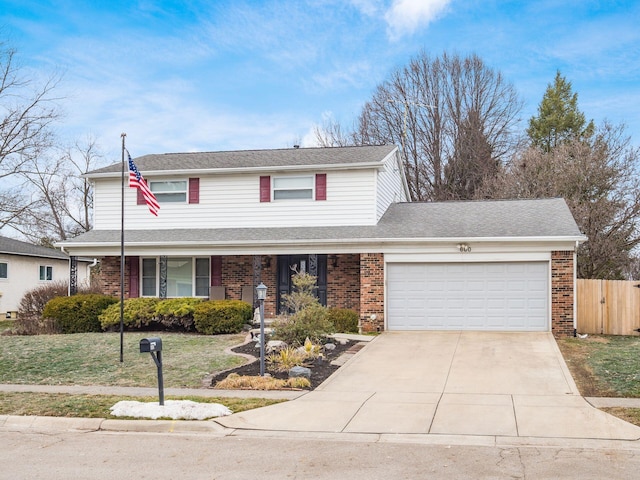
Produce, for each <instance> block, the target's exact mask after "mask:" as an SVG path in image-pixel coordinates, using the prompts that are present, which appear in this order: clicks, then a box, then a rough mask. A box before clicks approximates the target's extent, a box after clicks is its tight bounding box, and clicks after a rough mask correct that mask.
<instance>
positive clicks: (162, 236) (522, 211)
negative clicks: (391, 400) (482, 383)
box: [64, 198, 582, 248]
mask: <svg viewBox="0 0 640 480" xmlns="http://www.w3.org/2000/svg"><path fill="white" fill-rule="evenodd" d="M125 237H126V242H127V243H136V244H141V245H144V244H154V245H157V244H158V243H159V242H160V243H166V244H180V245H187V244H190V243H191V244H192V243H200V244H202V243H205V244H206V243H209V244H211V245H216V244H218V245H230V244H234V243H249V244H250V243H256V244H260V243H263V244H264V243H267V242H285V243H292V244H293V243H295V242H297V241H301V242H309V241H318V242H323V241H338V242H341V241H342V242H353V241H358V240H361V241H365V240H373V241H376V240H379V241H393V240H424V241H435V240H438V239H443V238H447V239H452V238H455V239H483V238H485V239H488V238H491V239H495V238H505V239H507V238H510V239H519V238H521V239H528V238H532V237H533V238H554V239H559V238H564V239H568V240H575V239H578V238H580V237H582V234H581V233H580V230H579V229H578V226H577V225H576V223H575V221H574V219H573V216H572V215H571V212H570V211H569V208H568V207H567V204H566V203H565V201H564V200H563V199H558V198H556V199H540V200H498V201H477V202H476V201H473V202H437V203H398V204H394V205H391V207H389V209H388V210H387V212H386V213H385V214H384V216H383V217H382V219H381V220H380V222H379V223H378V225H375V226H339V227H297V228H289V227H287V228H228V229H174V230H127V231H126V232H125ZM119 241H120V231H119V230H103V231H99V230H92V231H90V232H87V233H85V234H83V235H81V236H79V237H76V238H75V239H72V240H70V241H67V242H64V244H65V245H68V246H69V247H70V248H72V247H73V245H74V244H83V245H84V244H93V243H96V244H100V243H111V244H115V243H117V242H119Z"/></svg>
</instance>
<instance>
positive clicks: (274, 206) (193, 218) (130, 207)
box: [94, 170, 377, 230]
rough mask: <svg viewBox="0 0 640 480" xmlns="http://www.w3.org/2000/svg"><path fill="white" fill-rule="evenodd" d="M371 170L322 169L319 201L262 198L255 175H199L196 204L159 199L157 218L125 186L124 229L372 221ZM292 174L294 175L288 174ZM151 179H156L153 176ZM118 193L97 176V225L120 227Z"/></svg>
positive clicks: (98, 227) (115, 185)
mask: <svg viewBox="0 0 640 480" xmlns="http://www.w3.org/2000/svg"><path fill="white" fill-rule="evenodd" d="M373 172H374V171H373V170H340V171H328V172H326V174H327V199H326V200H321V201H315V200H279V201H271V202H260V175H259V174H253V175H247V174H232V175H212V176H202V177H200V203H198V204H191V205H189V204H167V203H163V204H161V207H160V213H159V215H158V217H154V216H153V215H151V213H149V210H148V209H147V207H146V205H137V204H136V191H135V189H133V188H129V187H128V186H127V187H126V188H125V228H127V229H157V228H160V229H163V228H246V227H304V226H338V225H373V224H375V223H376V221H377V219H376V215H375V212H376V208H375V205H376V198H375V176H374V173H373ZM317 173H325V172H317ZM264 175H266V174H264ZM277 175H278V174H272V175H271V176H272V177H273V176H277ZM291 175H295V174H294V173H291ZM298 175H300V173H298ZM181 178H182V177H181ZM149 179H150V178H148V180H149ZM153 179H154V180H156V178H153ZM157 179H158V180H159V179H160V178H157ZM272 181H273V178H272ZM272 183H273V182H272ZM120 197H121V193H120V180H119V179H104V180H102V179H101V180H96V183H95V199H94V224H95V227H94V228H95V229H96V230H107V229H119V228H120V208H121V207H120Z"/></svg>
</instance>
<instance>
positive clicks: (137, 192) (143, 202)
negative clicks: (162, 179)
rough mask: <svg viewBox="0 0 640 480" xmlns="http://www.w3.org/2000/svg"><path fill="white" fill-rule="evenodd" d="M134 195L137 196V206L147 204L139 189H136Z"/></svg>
mask: <svg viewBox="0 0 640 480" xmlns="http://www.w3.org/2000/svg"><path fill="white" fill-rule="evenodd" d="M136 194H137V195H138V199H137V203H138V205H146V203H147V202H145V201H144V196H143V195H142V190H140V189H139V188H136Z"/></svg>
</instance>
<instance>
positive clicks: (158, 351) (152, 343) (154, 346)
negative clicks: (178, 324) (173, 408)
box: [140, 337, 164, 405]
mask: <svg viewBox="0 0 640 480" xmlns="http://www.w3.org/2000/svg"><path fill="white" fill-rule="evenodd" d="M146 352H149V353H150V354H151V358H153V361H154V363H155V364H156V367H157V368H158V399H159V404H160V405H164V381H163V380H162V339H161V338H159V337H151V338H143V339H142V340H140V353H146Z"/></svg>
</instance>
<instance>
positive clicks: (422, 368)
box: [216, 332, 640, 440]
mask: <svg viewBox="0 0 640 480" xmlns="http://www.w3.org/2000/svg"><path fill="white" fill-rule="evenodd" d="M216 422H217V423H219V424H220V425H222V426H224V427H226V428H230V429H241V430H257V431H270V432H276V431H286V432H316V433H353V434H378V435H384V434H409V435H416V434H422V435H465V436H469V435H472V436H494V437H496V436H497V437H526V438H538V439H540V438H541V439H545V438H549V439H551V438H554V439H602V440H638V439H640V428H639V427H636V426H634V425H631V424H629V423H627V422H624V421H622V420H620V419H618V418H616V417H613V416H611V415H608V414H606V413H604V412H602V411H600V410H597V409H596V408H594V407H593V406H591V405H590V404H589V403H588V402H587V401H586V400H585V399H584V398H583V397H581V396H580V394H579V392H578V389H577V387H576V385H575V383H574V381H573V379H572V377H571V375H570V373H569V370H568V369H567V367H566V365H565V363H564V360H563V358H562V356H561V354H560V351H559V349H558V347H557V344H556V342H555V340H554V339H553V337H552V335H551V334H550V333H489V332H385V333H383V334H382V335H380V336H379V337H377V338H376V339H375V340H373V341H372V342H370V343H369V344H368V345H367V346H366V347H365V348H364V349H363V350H362V351H361V352H360V353H359V354H358V355H356V356H355V357H353V358H352V359H351V360H350V361H349V362H347V363H346V364H345V365H344V366H343V367H342V368H340V370H338V372H337V373H336V374H334V375H333V376H332V377H331V378H329V379H328V380H327V381H326V382H325V383H323V384H322V385H321V386H320V387H318V388H317V389H316V390H314V391H312V392H310V393H308V394H306V395H304V396H302V397H300V398H298V399H296V400H294V401H292V402H287V403H282V404H277V405H273V406H269V407H265V408H260V409H256V410H251V411H247V412H242V413H238V414H235V415H231V416H229V417H221V418H218V419H216Z"/></svg>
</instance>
